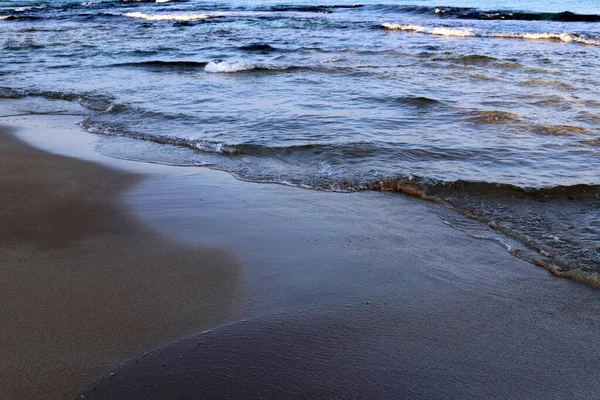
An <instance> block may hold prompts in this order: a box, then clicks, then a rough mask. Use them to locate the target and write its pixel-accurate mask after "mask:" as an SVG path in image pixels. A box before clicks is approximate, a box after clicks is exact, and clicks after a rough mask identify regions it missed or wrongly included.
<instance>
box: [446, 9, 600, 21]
mask: <svg viewBox="0 0 600 400" xmlns="http://www.w3.org/2000/svg"><path fill="white" fill-rule="evenodd" d="M434 12H435V14H436V15H437V16H438V17H442V18H458V19H482V20H517V21H558V22H600V15H595V14H575V13H572V12H570V11H564V12H559V13H544V12H541V13H529V12H520V11H484V10H478V9H476V8H461V7H438V8H435V10H434Z"/></svg>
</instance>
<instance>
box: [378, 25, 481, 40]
mask: <svg viewBox="0 0 600 400" xmlns="http://www.w3.org/2000/svg"><path fill="white" fill-rule="evenodd" d="M381 26H382V27H383V28H385V29H388V30H392V31H412V32H421V33H428V34H431V35H439V36H457V37H469V36H477V35H476V34H475V33H474V32H473V30H472V29H466V28H428V27H425V26H422V25H403V24H390V23H384V24H381Z"/></svg>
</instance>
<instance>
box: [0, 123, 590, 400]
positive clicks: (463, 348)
mask: <svg viewBox="0 0 600 400" xmlns="http://www.w3.org/2000/svg"><path fill="white" fill-rule="evenodd" d="M11 122H12V123H14V124H16V125H20V126H21V127H22V129H21V130H20V131H19V137H21V138H23V139H24V140H27V141H28V142H31V143H35V144H36V145H38V146H40V147H42V148H44V149H46V150H48V151H51V152H55V153H59V154H63V155H64V154H77V156H78V157H82V158H85V159H89V160H93V161H95V162H98V163H101V164H102V165H106V166H112V167H114V168H118V169H121V170H123V171H128V174H124V173H118V174H124V175H126V176H131V174H138V175H139V174H142V175H143V176H144V178H143V179H139V178H138V180H137V181H136V182H135V185H132V184H130V185H129V186H127V185H125V184H123V185H124V186H122V187H123V190H122V191H121V192H119V193H118V196H115V195H114V194H113V195H107V197H106V198H105V201H106V202H108V203H109V204H113V205H114V206H115V207H116V209H117V212H119V213H120V214H119V215H121V218H118V219H117V221H127V220H131V223H132V225H133V226H136V225H137V226H138V228H140V229H141V231H143V232H145V234H147V235H149V236H145V237H142V238H141V239H139V241H138V244H139V246H141V247H143V246H144V245H146V247H153V246H155V245H156V238H160V240H165V241H166V242H165V243H169V245H166V246H167V247H170V246H174V247H181V248H184V249H187V251H190V250H192V251H193V249H197V246H203V247H202V248H203V249H205V250H202V251H209V250H207V247H208V248H221V249H227V252H228V253H232V254H234V255H235V260H239V261H238V262H239V264H238V267H237V269H235V272H234V273H232V274H231V275H229V276H228V278H227V276H223V281H221V283H222V284H221V285H215V286H214V287H209V288H207V290H208V292H207V293H211V294H212V296H208V299H209V300H206V298H202V296H200V297H199V298H195V299H192V298H190V299H191V300H192V301H205V303H203V306H204V307H203V308H202V309H203V310H205V311H206V310H210V312H209V311H206V313H209V314H210V315H211V316H212V322H210V321H209V320H211V317H208V318H206V320H205V323H204V322H203V323H198V324H197V325H196V326H193V324H191V322H197V321H193V320H190V319H187V320H180V323H181V325H180V326H181V327H182V329H181V332H183V331H186V333H180V334H179V336H177V338H172V337H167V336H168V335H163V339H162V342H161V339H160V338H158V336H159V335H156V336H155V339H156V340H154V343H150V342H151V340H148V341H146V342H144V343H132V341H130V340H128V339H127V338H128V336H127V335H123V337H121V336H119V335H114V336H112V338H113V340H114V341H117V342H120V344H119V345H116V344H113V345H114V346H115V348H116V347H119V346H121V347H120V348H121V350H122V351H121V352H120V353H118V354H117V352H115V353H112V354H113V357H112V358H111V360H112V361H110V360H107V361H106V364H104V366H105V367H103V368H98V369H97V371H99V370H103V371H107V369H108V366H109V365H113V366H115V369H114V370H113V371H112V372H111V373H110V374H106V375H104V376H103V377H101V378H100V379H99V380H96V381H93V382H92V383H91V384H90V385H89V386H88V387H87V388H86V389H84V390H83V391H82V392H81V393H80V396H79V397H80V398H88V399H129V400H131V399H164V398H178V399H192V398H193V399H195V398H258V397H260V398H273V399H277V398H307V397H308V398H390V399H392V398H399V397H400V398H428V399H429V398H503V399H504V398H519V399H522V398H534V399H548V398H556V399H563V398H580V399H589V398H595V397H597V394H599V393H600V371H599V370H598V368H597V360H598V359H600V346H599V345H598V344H597V340H596V339H595V338H596V337H597V332H599V331H600V303H599V302H598V300H599V299H600V291H598V290H595V289H592V288H589V287H586V286H583V285H581V284H578V283H576V282H573V281H570V280H566V279H558V278H556V277H553V276H552V275H551V274H549V273H548V272H547V271H545V270H543V269H542V268H539V267H536V266H534V265H532V264H529V263H527V262H524V261H523V260H520V259H517V258H515V257H513V256H511V255H510V254H509V253H508V252H507V251H506V249H505V248H503V247H502V246H501V245H499V244H498V243H497V242H495V241H492V240H477V239H474V238H471V237H468V236H467V235H465V234H464V233H463V232H460V231H456V230H454V229H452V228H450V227H448V226H447V225H446V224H445V223H444V221H443V218H444V212H445V211H444V209H443V207H438V205H436V204H431V203H427V202H423V201H420V200H416V199H411V198H407V197H404V196H399V195H395V194H387V193H354V194H340V193H324V192H315V191H308V190H303V189H297V188H290V187H282V186H277V185H259V184H253V183H247V182H240V181H237V180H235V179H234V178H232V177H231V176H229V175H228V174H225V173H221V172H218V171H210V170H206V169H202V168H175V167H168V166H156V165H154V166H153V165H148V164H140V163H135V162H128V161H122V160H113V159H108V158H106V157H103V156H101V155H99V154H97V153H95V152H94V151H93V143H94V142H95V141H96V140H97V137H93V136H92V135H86V134H85V133H83V132H80V131H79V130H78V128H76V127H73V126H72V122H73V120H72V119H71V120H69V119H65V118H60V117H56V118H54V119H52V118H50V117H47V116H45V117H36V118H30V117H27V118H24V119H13V120H12V121H11ZM40 132H42V133H45V134H44V135H40ZM90 149H91V150H90ZM55 158H56V159H62V160H63V161H64V160H65V159H64V158H61V157H55ZM69 160H70V161H71V162H76V163H78V164H77V165H80V164H81V165H88V166H89V165H93V164H89V163H83V162H81V161H76V160H72V159H69ZM93 166H94V168H100V167H99V166H98V165H93ZM102 170H106V168H103V167H102ZM106 171H111V172H115V171H114V170H112V169H109V170H106ZM95 176H96V177H97V175H95ZM134 179H135V178H134ZM69 182H76V180H75V179H72V180H69ZM84 186H85V185H84ZM106 186H110V187H113V186H118V185H116V184H115V183H107V184H106V185H105V187H106ZM116 200H119V201H118V202H117V201H116ZM127 215H129V217H127ZM102 221H106V225H109V226H111V225H112V224H113V223H120V222H108V220H105V219H102ZM136 221H137V222H136ZM142 222H143V225H141V224H142ZM484 228H485V227H482V229H484ZM110 229H113V228H110ZM110 229H109V230H110ZM150 230H151V231H150ZM151 232H161V233H162V234H161V235H158V234H156V233H151ZM165 236H166V237H168V238H169V239H168V240H166V239H165ZM152 238H155V239H152ZM147 240H151V241H152V240H155V242H153V243H152V246H148V245H147V242H146V241H147ZM177 243H179V244H177ZM87 245H88V244H87V242H86V244H85V245H82V246H84V247H85V246H87ZM202 248H201V249H202ZM197 251H200V253H202V251H201V250H197ZM69 254H73V255H76V254H77V250H76V248H75V247H73V248H70V249H68V250H65V257H66V256H67V255H69ZM178 254H179V253H178ZM202 254H203V253H202ZM165 257H167V258H168V257H170V260H169V264H170V265H171V267H172V268H173V266H175V267H176V268H177V265H178V264H179V263H180V260H179V259H176V258H173V257H175V256H174V255H173V253H168V254H165ZM216 258H217V259H219V257H216ZM15 263H16V262H13V264H15ZM210 263H212V261H210V262H207V264H210ZM127 265H129V266H130V267H131V268H134V269H133V270H131V274H132V275H133V274H135V275H136V276H138V277H139V276H142V277H143V276H144V275H145V274H146V273H147V272H146V271H140V270H139V269H138V270H136V269H135V266H132V265H131V264H127ZM49 268H54V265H49ZM95 268H97V266H96V267H95ZM207 268H209V267H207ZM128 270H129V269H128ZM209 270H211V269H210V268H209ZM220 271H221V272H217V271H215V276H216V277H218V276H220V273H223V272H226V271H228V269H226V268H221V269H220ZM48 273H50V272H48ZM175 274H177V276H173V277H172V279H177V277H178V274H179V272H176V273H175ZM39 276H42V277H44V275H39V274H38V273H37V272H36V274H32V275H31V280H34V279H38V277H39ZM229 278H231V279H230V280H228V279H229ZM72 283H73V282H66V283H64V285H63V289H64V288H65V287H66V288H67V289H66V290H72V289H70V287H71V284H72ZM167 283H168V282H164V281H162V280H160V282H155V285H156V288H157V293H158V292H159V291H162V290H167V292H166V294H165V299H164V301H166V299H167V298H171V299H172V302H173V303H175V304H173V307H176V303H178V302H183V303H184V304H188V305H190V303H187V302H185V301H183V298H184V297H185V296H184V297H182V293H183V292H181V293H180V292H179V291H175V292H176V293H173V291H171V292H169V290H168V286H169V285H168V284H167ZM226 283H229V285H228V284H226ZM21 287H24V286H23V285H21ZM106 288H107V286H106V285H105V286H102V287H101V288H99V289H98V292H101V291H104V290H106ZM223 290H224V291H223ZM36 291H39V290H37V289H36ZM81 292H83V293H79V295H80V297H82V298H86V296H87V295H88V293H87V291H81ZM127 293H128V291H127V290H124V294H123V295H124V296H127ZM219 293H221V294H222V295H220V296H219ZM97 296H100V297H102V296H104V294H102V293H98V294H97ZM214 296H216V298H215V297H214ZM23 297H25V295H23ZM89 301H90V303H89V304H90V309H89V310H90V313H89V314H93V315H97V316H96V317H95V318H97V320H98V324H100V323H106V321H107V320H109V321H113V322H115V323H114V324H113V325H112V327H113V328H114V326H117V325H118V324H117V323H116V321H119V320H121V323H122V321H123V320H127V318H129V316H125V317H123V316H122V314H121V316H119V315H118V314H119V313H116V314H115V315H113V313H112V310H108V309H107V310H104V311H103V312H101V313H95V312H92V309H93V307H92V306H91V304H92V303H93V302H94V301H96V300H95V299H94V298H90V300H89ZM145 301H155V298H154V297H151V296H148V297H146V298H143V299H140V303H143V302H145ZM207 301H208V302H207ZM3 304H4V303H3ZM6 304H7V309H10V308H13V307H16V308H18V306H14V305H12V303H11V304H8V303H6ZM73 304H74V302H71V303H69V304H64V305H63V306H62V307H63V308H64V310H69V309H70V308H71V307H72V306H73ZM75 304H76V303H75ZM223 304H225V306H222V305H223ZM191 306H193V304H192V305H190V307H191ZM69 312H71V311H69ZM55 313H57V314H58V311H55ZM151 314H152V313H151ZM152 315H155V314H152ZM73 317H74V318H73V319H72V320H70V321H66V323H65V331H68V327H67V326H66V324H74V326H77V325H78V324H80V322H78V320H79V318H83V317H82V314H76V313H74V314H73ZM84 319H85V318H84ZM149 319H150V320H151V321H150V322H149V325H148V330H147V331H144V330H140V331H139V332H137V333H140V332H144V334H145V335H152V334H153V333H154V332H153V329H152V328H153V326H154V325H152V324H156V325H155V326H156V327H157V329H160V328H161V324H160V322H161V321H158V322H157V321H156V320H153V319H152V318H149ZM36 321H38V319H35V318H28V323H30V324H31V326H34V327H36V326H38V328H37V329H42V328H41V327H43V326H44V325H43V324H39V323H38V325H36ZM206 321H208V322H206ZM46 325H48V324H46ZM199 325H203V326H202V327H201V328H199V327H198V326H199ZM162 329H166V328H165V326H164V325H163V326H162ZM205 329H209V330H210V332H206V333H200V332H201V331H203V330H205ZM172 333H173V335H175V333H176V332H172ZM194 333H196V335H194ZM63 334H66V332H60V334H59V335H54V336H53V337H52V338H49V339H47V343H48V344H52V343H53V341H54V342H55V343H59V344H60V343H61V341H65V342H66V341H68V338H67V339H65V338H62V337H61V336H60V335H63ZM135 334H136V333H135V332H134V333H132V336H135ZM188 335H191V336H188ZM186 336H187V338H185V339H183V338H184V337H186ZM172 340H176V342H171V343H170V344H169V342H170V341H172ZM156 342H160V343H156ZM32 343H35V341H34V340H32V339H31V338H24V339H23V340H22V345H21V346H20V347H8V348H10V349H11V352H13V353H14V357H13V359H12V360H10V361H11V362H13V363H14V362H16V361H13V360H14V359H16V358H18V353H17V352H16V351H13V350H12V349H13V348H14V349H17V350H19V351H20V352H22V351H23V349H26V348H28V347H31V345H32ZM95 343H96V342H94V340H93V339H90V338H87V339H86V338H85V337H82V339H81V342H80V347H79V355H80V356H81V357H83V356H85V357H87V359H88V362H91V363H93V362H98V359H101V358H102V356H101V355H99V353H98V351H97V349H96V344H95ZM161 344H163V345H164V346H163V347H160V348H158V349H157V350H154V351H149V350H150V349H151V348H152V347H156V346H159V345H161ZM3 346H5V344H3ZM3 348H4V347H3ZM144 351H149V354H148V355H145V356H144V355H143V352H144ZM88 352H89V354H88ZM133 353H138V355H137V356H135V357H133V358H131V359H130V360H129V361H126V360H127V359H128V358H129V357H130V355H131V354H133ZM65 354H67V355H68V354H70V350H69V349H68V348H67V346H63V347H62V348H57V349H56V351H53V352H52V353H51V354H49V355H48V359H53V361H54V367H55V370H59V369H60V368H62V366H66V367H68V368H71V367H69V365H70V364H72V363H73V361H72V359H70V358H65ZM104 356H106V355H104ZM107 358H108V357H107ZM119 361H121V362H124V364H119ZM31 363H32V359H31V358H30V359H28V360H23V361H22V362H21V364H20V365H24V366H25V367H27V368H29V369H30V370H31V371H34V372H35V371H37V372H35V373H38V374H40V375H41V373H40V371H50V370H51V369H48V368H47V369H46V370H43V369H42V368H41V367H40V365H34V364H31ZM11 365H14V364H11ZM5 369H7V368H5V367H4V366H3V371H4V370H5ZM76 370H77V367H74V368H71V369H70V371H71V372H73V371H76ZM101 373H102V371H99V372H97V373H96V376H99V375H101ZM89 375H93V374H92V373H90V374H89ZM89 375H87V376H83V375H78V376H77V379H79V378H81V379H80V380H81V381H83V382H81V384H80V385H83V384H85V383H86V382H90V380H91V378H90V376H89ZM13 379H14V381H15V382H19V381H21V385H25V384H24V383H23V382H22V381H23V378H22V377H19V376H17V374H16V373H15V374H14V376H13ZM75 380H76V379H75V378H73V381H75ZM57 398H58V396H57Z"/></svg>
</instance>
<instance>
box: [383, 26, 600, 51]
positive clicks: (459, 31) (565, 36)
mask: <svg viewBox="0 0 600 400" xmlns="http://www.w3.org/2000/svg"><path fill="white" fill-rule="evenodd" d="M381 27H382V28H384V29H387V30H392V31H412V32H419V33H424V34H430V35H439V36H453V37H473V36H477V37H489V38H506V39H527V40H553V41H560V42H565V43H571V42H573V43H580V44H586V45H593V46H600V39H594V38H589V37H585V36H582V35H578V34H576V33H570V32H563V33H550V32H542V33H532V32H526V33H522V32H509V33H479V32H478V33H475V32H474V31H473V30H471V29H467V28H442V27H438V28H434V27H425V26H421V25H405V24H392V23H384V24H381Z"/></svg>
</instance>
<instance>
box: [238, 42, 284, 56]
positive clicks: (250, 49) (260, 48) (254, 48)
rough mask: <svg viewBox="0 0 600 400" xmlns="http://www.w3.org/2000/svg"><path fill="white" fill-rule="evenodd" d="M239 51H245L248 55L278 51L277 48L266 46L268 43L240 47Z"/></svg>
mask: <svg viewBox="0 0 600 400" xmlns="http://www.w3.org/2000/svg"><path fill="white" fill-rule="evenodd" d="M238 49H239V50H242V51H245V52H247V53H260V54H267V53H272V52H274V51H277V48H275V47H273V46H271V45H269V44H266V43H252V44H248V45H245V46H240V47H239V48H238Z"/></svg>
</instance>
